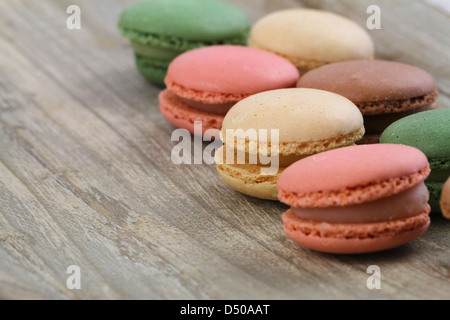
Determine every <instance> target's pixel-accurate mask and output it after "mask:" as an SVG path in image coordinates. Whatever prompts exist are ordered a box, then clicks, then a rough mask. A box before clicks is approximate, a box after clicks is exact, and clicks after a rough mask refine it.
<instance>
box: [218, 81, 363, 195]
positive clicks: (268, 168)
mask: <svg viewBox="0 0 450 320" xmlns="http://www.w3.org/2000/svg"><path fill="white" fill-rule="evenodd" d="M363 135H364V125H363V117H362V115H361V112H360V111H359V109H358V107H356V105H355V104H353V103H352V102H351V101H350V100H348V99H347V98H344V97H342V96H340V95H337V94H334V93H331V92H327V91H322V90H315V89H281V90H273V91H266V92H263V93H259V94H256V95H253V96H250V97H248V98H246V99H244V100H242V101H240V102H238V103H237V104H236V105H235V106H234V107H233V108H231V110H230V111H229V112H228V113H227V115H226V116H225V119H224V121H223V124H222V131H221V138H222V141H223V142H224V146H223V147H222V148H221V149H219V150H218V151H217V152H216V155H215V160H216V164H217V171H218V173H219V175H220V176H221V177H222V179H223V180H224V181H225V182H226V183H227V184H228V185H230V186H231V187H232V188H234V189H235V190H237V191H239V192H242V193H244V194H247V195H250V196H254V197H257V198H262V199H271V200H277V187H276V182H277V180H278V176H279V175H280V173H281V172H282V171H283V170H284V169H285V168H286V167H288V166H289V165H291V164H292V163H294V162H296V161H298V160H300V159H302V158H305V157H307V156H310V155H313V154H316V153H319V152H323V151H327V150H331V149H335V148H340V147H344V146H349V145H353V144H354V143H355V142H357V141H358V140H360V139H361V138H362V136H363Z"/></svg>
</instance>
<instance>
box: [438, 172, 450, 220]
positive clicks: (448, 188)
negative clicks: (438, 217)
mask: <svg viewBox="0 0 450 320" xmlns="http://www.w3.org/2000/svg"><path fill="white" fill-rule="evenodd" d="M440 205H441V211H442V215H443V216H444V217H445V218H447V219H450V177H449V178H448V179H447V182H446V183H445V184H444V187H443V188H442V192H441V201H440Z"/></svg>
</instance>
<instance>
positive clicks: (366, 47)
mask: <svg viewBox="0 0 450 320" xmlns="http://www.w3.org/2000/svg"><path fill="white" fill-rule="evenodd" d="M248 43H249V46H250V47H254V48H259V49H263V50H267V51H270V52H273V53H276V54H278V55H280V56H282V57H285V58H286V59H288V60H289V61H291V62H292V63H293V64H294V65H296V66H297V68H299V69H300V70H311V69H314V68H318V67H320V66H322V65H325V64H328V63H333V62H339V61H348V60H371V59H373V58H374V55H375V49H374V44H373V42H372V39H371V38H370V36H369V34H368V33H367V32H366V31H365V30H364V29H363V28H362V27H360V26H359V25H358V24H356V23H355V22H353V21H351V20H349V19H347V18H345V17H342V16H340V15H337V14H335V13H332V12H327V11H320V10H314V9H287V10H282V11H277V12H274V13H271V14H269V15H267V16H265V17H263V18H261V19H260V20H259V21H257V22H256V24H255V25H254V26H253V28H252V30H251V33H250V38H249V41H248Z"/></svg>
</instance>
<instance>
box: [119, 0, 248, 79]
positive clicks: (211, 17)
mask: <svg viewBox="0 0 450 320" xmlns="http://www.w3.org/2000/svg"><path fill="white" fill-rule="evenodd" d="M118 27H119V30H120V31H121V33H122V34H123V35H124V36H125V37H127V38H128V39H130V41H131V45H132V47H133V49H134V51H135V56H136V65H137V68H138V70H139V71H140V73H141V74H142V75H143V76H144V77H146V78H147V79H149V80H150V81H151V82H153V83H155V84H158V85H164V77H165V76H166V72H167V67H168V65H169V63H170V62H171V61H172V60H173V58H175V57H176V56H178V55H179V54H181V53H182V52H185V51H187V50H191V49H194V48H199V47H203V46H209V45H217V44H236V45H244V44H245V43H246V41H247V36H248V31H249V29H250V25H249V22H248V19H247V17H246V15H245V14H244V13H243V12H242V11H241V10H240V9H239V8H237V7H235V6H234V5H232V4H229V3H226V2H221V1H217V0H170V1H168V0H152V1H144V2H139V3H135V4H132V5H131V6H129V7H128V8H126V9H125V10H124V11H123V12H122V14H121V16H120V20H119V26H118Z"/></svg>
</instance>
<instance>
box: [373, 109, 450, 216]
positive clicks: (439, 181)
mask: <svg viewBox="0 0 450 320" xmlns="http://www.w3.org/2000/svg"><path fill="white" fill-rule="evenodd" d="M380 142H381V143H395V144H403V145H408V146H412V147H415V148H417V149H419V150H421V151H423V153H425V155H426V156H427V157H428V161H429V162H430V166H431V175H430V177H429V178H428V179H427V181H426V182H425V183H426V185H427V187H428V190H429V191H430V205H431V211H432V212H439V211H440V206H439V199H440V197H441V191H442V187H443V185H444V182H445V181H446V180H447V178H448V177H449V176H450V109H440V110H431V111H425V112H421V113H417V114H413V115H411V116H408V117H406V118H403V119H400V120H398V121H396V122H394V123H393V124H391V125H390V126H389V127H388V128H387V129H386V130H385V131H384V132H383V134H382V135H381V139H380Z"/></svg>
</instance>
